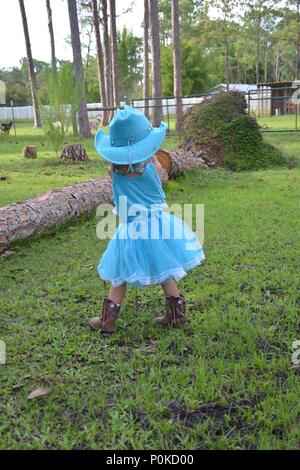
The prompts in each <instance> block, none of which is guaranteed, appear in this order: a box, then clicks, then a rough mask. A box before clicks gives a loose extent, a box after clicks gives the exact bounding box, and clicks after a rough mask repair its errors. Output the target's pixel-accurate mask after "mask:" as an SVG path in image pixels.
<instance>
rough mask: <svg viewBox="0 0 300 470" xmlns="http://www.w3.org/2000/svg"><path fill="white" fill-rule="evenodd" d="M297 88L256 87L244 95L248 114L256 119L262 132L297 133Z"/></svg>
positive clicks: (298, 89) (299, 102) (299, 109)
mask: <svg viewBox="0 0 300 470" xmlns="http://www.w3.org/2000/svg"><path fill="white" fill-rule="evenodd" d="M299 94H300V88H299V87H291V86H276V87H272V84H270V85H269V86H262V87H258V88H257V89H254V90H249V91H248V92H247V93H246V100H247V109H248V113H249V114H250V115H252V116H254V117H255V118H256V119H257V122H258V124H259V125H260V126H261V130H262V132H299V131H300V126H299V119H298V115H299V111H300V101H299V98H298V95H299Z"/></svg>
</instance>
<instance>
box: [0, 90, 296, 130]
mask: <svg viewBox="0 0 300 470" xmlns="http://www.w3.org/2000/svg"><path fill="white" fill-rule="evenodd" d="M237 91H238V90H237ZM298 93H299V94H300V87H299V88H295V87H276V88H272V84H270V86H265V87H258V88H257V89H250V90H249V91H248V92H246V93H244V94H245V98H246V102H247V112H248V113H249V114H251V115H252V116H254V117H255V118H256V119H257V121H258V124H259V125H260V126H261V129H262V131H263V132H298V131H300V123H299V119H298V115H299V113H300V101H299V102H298ZM214 95H215V92H210V93H198V94H194V95H184V96H182V97H181V98H182V103H183V109H184V111H185V110H186V109H188V108H190V107H191V106H193V105H195V104H198V103H201V102H202V101H203V100H205V99H207V98H209V97H212V96H214ZM160 100H161V104H160V105H159V108H161V109H162V112H163V119H164V120H165V121H166V122H167V123H168V125H169V129H170V130H171V132H172V129H174V128H175V114H176V106H175V100H176V98H175V97H174V96H163V97H161V98H160ZM124 104H125V103H124V102H122V103H121V106H124ZM131 105H132V106H133V107H135V108H138V109H140V110H141V111H142V112H145V111H146V110H147V111H149V114H151V112H152V111H153V109H154V108H155V107H157V106H156V105H155V104H154V100H153V97H150V98H147V99H144V98H137V99H133V100H132V101H131ZM101 109H103V108H102V104H101V103H89V104H88V115H89V118H90V119H91V120H93V119H94V120H96V119H97V118H99V116H100V113H101ZM12 112H13V113H14V117H15V119H17V120H19V119H33V108H32V106H21V107H14V108H13V111H12V108H11V107H5V106H0V120H1V121H8V120H12Z"/></svg>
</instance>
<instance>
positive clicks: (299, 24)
mask: <svg viewBox="0 0 300 470" xmlns="http://www.w3.org/2000/svg"><path fill="white" fill-rule="evenodd" d="M299 61H300V0H298V1H297V46H296V63H295V80H299Z"/></svg>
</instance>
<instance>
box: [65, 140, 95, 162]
mask: <svg viewBox="0 0 300 470" xmlns="http://www.w3.org/2000/svg"><path fill="white" fill-rule="evenodd" d="M60 158H61V159H62V160H67V161H69V162H72V163H74V162H86V161H87V160H88V156H87V153H86V151H85V148H84V146H83V145H82V144H71V145H65V146H64V147H63V149H62V153H61V157H60Z"/></svg>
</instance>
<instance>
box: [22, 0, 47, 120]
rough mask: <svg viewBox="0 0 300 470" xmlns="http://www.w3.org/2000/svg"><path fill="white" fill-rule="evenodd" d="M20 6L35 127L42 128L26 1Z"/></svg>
mask: <svg viewBox="0 0 300 470" xmlns="http://www.w3.org/2000/svg"><path fill="white" fill-rule="evenodd" d="M19 4H20V10H21V16H22V23H23V29H24V37H25V44H26V53H27V63H28V74H29V83H30V91H31V99H32V106H33V116H34V127H42V124H41V116H40V111H39V105H38V98H37V93H36V80H35V72H34V65H33V58H32V52H31V44H30V36H29V30H28V23H27V17H26V11H25V6H24V0H19Z"/></svg>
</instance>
